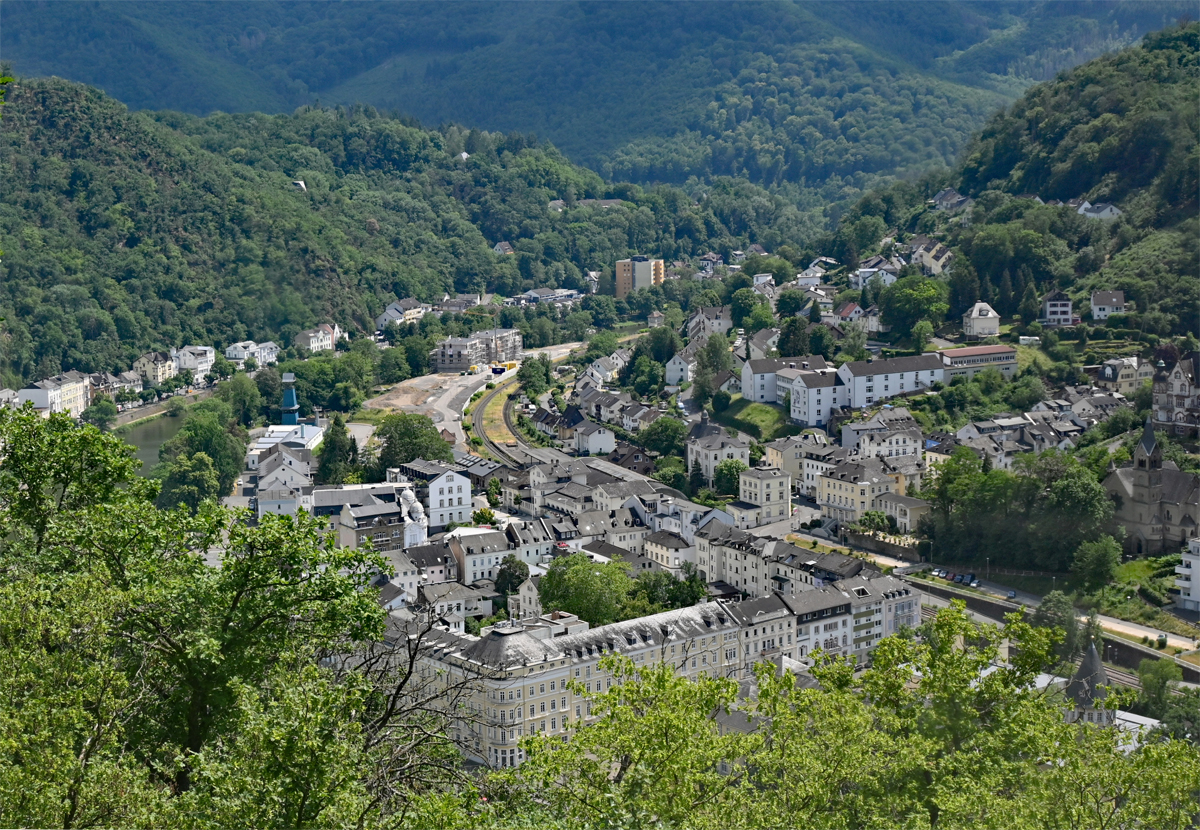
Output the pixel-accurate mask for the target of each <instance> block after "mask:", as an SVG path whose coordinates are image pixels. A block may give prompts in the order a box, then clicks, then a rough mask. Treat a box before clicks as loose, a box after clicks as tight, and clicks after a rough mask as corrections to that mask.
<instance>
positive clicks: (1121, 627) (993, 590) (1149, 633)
mask: <svg viewBox="0 0 1200 830" xmlns="http://www.w3.org/2000/svg"><path fill="white" fill-rule="evenodd" d="M979 589H980V590H981V591H983V592H984V593H987V594H991V595H993V596H995V597H997V598H999V599H1006V598H1007V596H1008V592H1009V591H1010V590H1013V589H1011V588H1009V587H1008V586H1007V585H1003V584H1001V583H999V582H996V581H995V580H987V579H981V580H979ZM1015 593H1016V598H1015V600H1010V602H1013V601H1015V602H1019V603H1021V604H1022V605H1028V606H1029V607H1030V608H1037V607H1038V606H1039V605H1041V604H1042V598H1041V597H1039V596H1038V595H1037V594H1031V593H1028V592H1027V591H1015ZM1079 620H1080V621H1081V622H1085V621H1086V620H1087V615H1086V614H1083V615H1080V616H1079ZM1099 620H1100V627H1101V628H1103V629H1104V630H1105V631H1111V632H1113V633H1114V634H1122V635H1124V636H1125V637H1131V638H1133V639H1134V640H1140V639H1141V638H1142V637H1149V638H1150V639H1151V640H1156V639H1158V636H1159V635H1160V634H1164V633H1166V632H1164V631H1160V630H1159V629H1157V628H1151V627H1150V626H1147V625H1141V624H1140V623H1133V622H1129V621H1127V620H1119V619H1117V618H1116V617H1109V616H1106V615H1104V614H1100V615H1099ZM1167 646H1168V647H1170V648H1181V649H1183V650H1184V651H1191V650H1192V649H1195V648H1197V647H1198V646H1197V643H1196V641H1194V640H1191V639H1189V638H1187V637H1183V636H1181V635H1179V634H1167Z"/></svg>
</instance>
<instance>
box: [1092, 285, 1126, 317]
mask: <svg viewBox="0 0 1200 830" xmlns="http://www.w3.org/2000/svg"><path fill="white" fill-rule="evenodd" d="M1090 305H1091V307H1092V319H1093V320H1095V321H1096V322H1100V321H1101V320H1107V319H1108V318H1109V315H1111V314H1124V313H1125V292H1124V291H1093V292H1092V301H1091V303H1090Z"/></svg>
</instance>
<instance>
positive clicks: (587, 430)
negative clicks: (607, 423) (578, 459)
mask: <svg viewBox="0 0 1200 830" xmlns="http://www.w3.org/2000/svg"><path fill="white" fill-rule="evenodd" d="M574 438H575V452H577V453H578V454H579V455H608V454H609V453H610V452H612V451H613V450H615V449H616V448H617V439H616V436H614V435H613V431H612V430H611V429H608V428H606V427H602V426H600V425H599V424H596V423H592V422H590V421H584V422H583V423H582V424H579V425H578V426H577V427H575V436H574Z"/></svg>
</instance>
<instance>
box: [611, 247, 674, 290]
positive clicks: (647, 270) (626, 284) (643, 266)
mask: <svg viewBox="0 0 1200 830" xmlns="http://www.w3.org/2000/svg"><path fill="white" fill-rule="evenodd" d="M665 278H666V271H665V270H664V269H663V261H662V260H661V259H650V258H649V257H645V256H635V257H631V258H630V259H622V260H618V262H617V299H618V300H619V299H621V298H622V297H625V296H627V295H628V294H629V293H630V292H632V291H637V290H638V289H639V288H649V287H650V286H652V285H662V283H663V280H664V279H665Z"/></svg>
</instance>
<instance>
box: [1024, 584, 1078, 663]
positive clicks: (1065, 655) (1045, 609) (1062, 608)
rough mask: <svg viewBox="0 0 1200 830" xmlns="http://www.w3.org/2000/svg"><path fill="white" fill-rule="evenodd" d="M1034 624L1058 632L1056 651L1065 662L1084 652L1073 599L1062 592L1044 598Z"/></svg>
mask: <svg viewBox="0 0 1200 830" xmlns="http://www.w3.org/2000/svg"><path fill="white" fill-rule="evenodd" d="M1033 624H1034V625H1037V626H1040V627H1042V628H1049V629H1053V630H1055V631H1057V632H1058V644H1057V646H1056V649H1055V650H1056V651H1057V653H1058V656H1059V657H1061V658H1062V659H1063V660H1070V659H1071V658H1072V657H1074V656H1075V655H1077V654H1079V652H1080V651H1081V650H1082V647H1081V645H1080V642H1079V620H1078V618H1076V616H1075V606H1074V605H1072V604H1071V598H1070V597H1068V596H1067V595H1066V594H1064V593H1063V592H1062V591H1051V592H1050V593H1048V594H1046V596H1044V597H1042V601H1041V603H1040V604H1039V605H1038V607H1037V609H1035V610H1034V612H1033Z"/></svg>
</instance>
